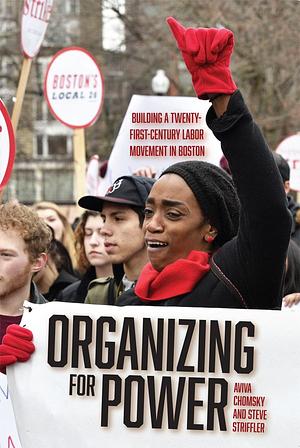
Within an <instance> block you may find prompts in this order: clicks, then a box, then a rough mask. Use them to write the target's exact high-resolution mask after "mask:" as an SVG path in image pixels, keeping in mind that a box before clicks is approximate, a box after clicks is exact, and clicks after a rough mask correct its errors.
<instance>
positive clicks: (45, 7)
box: [21, 0, 53, 58]
mask: <svg viewBox="0 0 300 448" xmlns="http://www.w3.org/2000/svg"><path fill="white" fill-rule="evenodd" d="M52 9H53V0H44V1H42V2H37V1H36V0H24V5H23V12H22V23H21V46H22V50H23V53H24V54H25V55H26V56H27V57H28V58H34V56H36V54H37V53H38V52H39V49H40V46H41V45H42V42H43V39H44V36H45V33H46V30H47V26H48V22H49V19H50V15H51V12H52Z"/></svg>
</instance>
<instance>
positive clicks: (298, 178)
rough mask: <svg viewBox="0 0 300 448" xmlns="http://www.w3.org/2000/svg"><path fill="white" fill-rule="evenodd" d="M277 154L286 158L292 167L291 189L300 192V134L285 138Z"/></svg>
mask: <svg viewBox="0 0 300 448" xmlns="http://www.w3.org/2000/svg"><path fill="white" fill-rule="evenodd" d="M276 152H278V154H280V155H281V156H282V157H284V158H285V159H286V160H287V162H288V164H289V166H290V169H291V175H290V187H291V189H292V190H296V191H300V132H298V134H295V135H291V136H290V137H287V138H285V139H284V140H283V141H282V142H281V143H280V144H279V145H278V146H277V148H276Z"/></svg>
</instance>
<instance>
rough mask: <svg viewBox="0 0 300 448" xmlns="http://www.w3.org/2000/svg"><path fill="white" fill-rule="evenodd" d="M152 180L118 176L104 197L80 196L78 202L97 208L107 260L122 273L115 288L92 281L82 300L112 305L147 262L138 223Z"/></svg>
mask: <svg viewBox="0 0 300 448" xmlns="http://www.w3.org/2000/svg"><path fill="white" fill-rule="evenodd" d="M153 184H154V180H153V179H149V178H145V177H138V176H122V177H119V178H118V179H117V180H116V181H115V182H114V184H113V185H112V186H111V187H110V188H109V189H108V191H107V193H106V195H105V196H98V197H97V196H83V197H82V198H81V199H79V201H78V204H79V205H80V206H81V207H83V208H86V209H89V210H98V211H99V210H100V212H101V217H102V219H103V226H102V229H101V234H102V235H103V237H104V246H105V249H106V252H107V254H108V255H109V258H110V261H111V262H112V263H113V264H115V265H119V264H121V263H122V264H123V268H124V276H123V278H122V280H121V283H120V284H119V283H118V282H117V281H116V282H115V288H114V289H112V288H110V289H109V288H108V285H103V284H102V282H100V281H98V280H94V281H92V282H91V284H90V286H89V291H88V294H87V297H86V303H97V304H107V303H108V304H114V303H115V299H116V297H117V296H118V295H119V294H120V293H121V292H122V291H124V290H127V289H129V288H131V287H132V286H133V285H134V284H135V283H136V281H137V278H138V276H139V274H140V272H141V269H142V268H143V267H144V265H145V264H146V262H147V260H148V259H147V250H146V246H145V242H144V233H143V230H142V224H143V220H144V207H145V201H146V199H147V196H148V194H149V191H150V190H151V188H152V185H153Z"/></svg>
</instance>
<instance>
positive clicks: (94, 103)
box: [44, 47, 104, 129]
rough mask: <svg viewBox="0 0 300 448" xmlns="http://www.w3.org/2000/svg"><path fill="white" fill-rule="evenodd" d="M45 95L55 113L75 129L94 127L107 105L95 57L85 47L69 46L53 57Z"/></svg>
mask: <svg viewBox="0 0 300 448" xmlns="http://www.w3.org/2000/svg"><path fill="white" fill-rule="evenodd" d="M44 93H45V97H46V100H47V103H48V106H49V109H50V111H51V113H52V114H53V115H54V117H55V118H56V119H57V120H59V121H60V122H61V123H63V124H65V125H66V126H69V127H71V128H75V129H76V128H85V127H88V126H91V125H92V124H93V123H94V122H95V121H96V119H97V118H98V116H99V114H100V112H101V107H102V102H103V95H104V91H103V78H102V73H101V71H100V68H99V67H98V65H97V62H96V60H95V59H94V57H93V56H92V55H91V54H90V53H89V52H88V51H87V50H85V49H84V48H79V47H68V48H64V49H62V50H60V51H59V52H58V53H56V54H55V55H54V57H53V58H52V60H51V62H50V64H49V66H48V68H47V72H46V76H45V83H44Z"/></svg>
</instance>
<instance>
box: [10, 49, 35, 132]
mask: <svg viewBox="0 0 300 448" xmlns="http://www.w3.org/2000/svg"><path fill="white" fill-rule="evenodd" d="M31 63H32V59H30V58H26V57H25V58H24V60H23V64H22V69H21V75H20V79H19V84H18V89H17V95H16V102H15V104H14V108H13V112H12V117H11V122H12V125H13V128H14V132H15V135H16V132H17V127H18V123H19V119H20V115H21V109H22V104H23V99H24V96H25V90H26V86H27V82H28V78H29V73H30V68H31Z"/></svg>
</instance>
